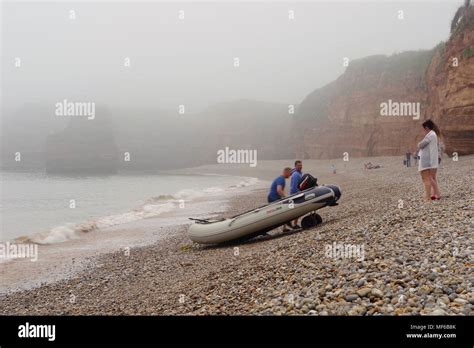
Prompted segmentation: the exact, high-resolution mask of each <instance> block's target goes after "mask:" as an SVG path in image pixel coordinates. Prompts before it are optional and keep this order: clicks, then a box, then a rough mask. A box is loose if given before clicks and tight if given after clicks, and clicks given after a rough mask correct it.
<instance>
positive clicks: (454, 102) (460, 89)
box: [426, 29, 474, 155]
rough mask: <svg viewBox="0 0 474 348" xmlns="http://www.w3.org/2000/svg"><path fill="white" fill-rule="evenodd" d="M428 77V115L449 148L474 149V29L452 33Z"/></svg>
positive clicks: (464, 153)
mask: <svg viewBox="0 0 474 348" xmlns="http://www.w3.org/2000/svg"><path fill="white" fill-rule="evenodd" d="M426 79H427V86H428V98H429V105H428V109H427V112H426V117H427V118H430V117H431V118H432V119H433V120H435V122H436V123H438V124H439V127H440V128H441V130H442V133H443V138H444V142H445V145H446V152H447V153H448V154H452V153H453V152H457V153H459V154H460V155H467V154H471V153H474V30H472V29H469V30H464V31H462V32H460V33H459V34H458V35H453V37H452V38H451V39H450V40H449V41H448V42H447V43H446V45H445V47H441V49H438V50H437V51H436V53H435V55H434V57H433V60H432V62H431V64H430V67H429V70H428V73H427V76H426Z"/></svg>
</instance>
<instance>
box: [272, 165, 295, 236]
mask: <svg viewBox="0 0 474 348" xmlns="http://www.w3.org/2000/svg"><path fill="white" fill-rule="evenodd" d="M290 175H291V168H290V167H286V168H284V169H283V173H282V174H281V175H280V176H278V177H277V178H276V179H275V180H273V182H272V184H271V186H270V192H269V193H268V197H267V199H268V203H272V202H275V201H278V200H280V199H282V198H284V197H285V179H288V178H289V177H290ZM287 226H288V224H287V225H285V226H283V232H288V231H290V229H289V228H288V227H287ZM290 227H291V226H290Z"/></svg>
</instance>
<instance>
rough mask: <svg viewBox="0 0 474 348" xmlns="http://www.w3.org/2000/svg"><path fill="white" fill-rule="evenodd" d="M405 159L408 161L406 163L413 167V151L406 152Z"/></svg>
mask: <svg viewBox="0 0 474 348" xmlns="http://www.w3.org/2000/svg"><path fill="white" fill-rule="evenodd" d="M405 161H406V162H405V163H406V166H407V168H408V167H411V152H408V151H407V152H406V153H405Z"/></svg>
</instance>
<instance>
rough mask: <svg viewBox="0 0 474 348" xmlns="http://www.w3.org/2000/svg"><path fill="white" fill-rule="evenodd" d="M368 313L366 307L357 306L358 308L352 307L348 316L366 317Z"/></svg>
mask: <svg viewBox="0 0 474 348" xmlns="http://www.w3.org/2000/svg"><path fill="white" fill-rule="evenodd" d="M366 312H367V308H365V307H364V306H359V305H357V306H354V307H352V308H351V309H350V310H349V311H348V312H347V314H348V315H364V314H365V313H366Z"/></svg>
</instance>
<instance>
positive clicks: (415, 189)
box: [0, 156, 474, 315]
mask: <svg viewBox="0 0 474 348" xmlns="http://www.w3.org/2000/svg"><path fill="white" fill-rule="evenodd" d="M367 161H371V162H372V163H373V164H379V165H381V168H379V169H371V170H367V169H364V165H363V164H364V162H367ZM291 162H292V161H261V162H259V165H258V166H257V168H256V169H253V168H244V167H239V168H237V169H236V167H231V166H228V167H225V166H220V167H219V166H218V165H215V166H206V167H200V168H197V169H194V170H195V171H198V172H209V173H217V174H232V173H235V171H236V170H237V171H238V175H249V176H255V177H259V178H260V179H261V180H264V181H265V182H266V181H268V180H271V179H273V177H276V176H277V175H278V174H279V173H280V171H281V169H282V168H283V167H284V166H290V165H291V164H292V163H291ZM401 162H402V159H401V157H375V158H373V157H372V158H370V159H363V158H358V159H350V160H349V161H348V162H342V159H341V160H340V161H337V162H336V161H335V160H333V161H330V160H308V161H303V171H304V172H309V173H312V174H313V175H315V176H317V177H318V179H319V183H321V184H324V183H326V184H336V185H339V186H340V187H341V188H342V198H341V200H340V204H339V205H338V206H335V207H326V208H323V209H321V210H319V211H318V213H319V214H320V215H321V217H322V218H323V223H322V224H321V225H318V226H316V227H314V228H312V229H308V230H302V231H298V232H285V233H284V232H282V231H281V230H280V229H276V230H273V231H271V232H270V233H269V234H268V235H267V236H261V237H258V238H255V239H253V240H250V241H247V242H245V243H240V244H229V245H221V246H212V245H211V246H206V245H199V244H196V243H193V242H191V241H190V240H189V239H188V237H187V235H186V230H187V226H186V225H182V226H175V227H173V228H172V231H170V234H169V237H167V238H165V239H163V240H160V241H159V242H157V243H154V244H151V245H147V246H141V247H136V248H132V249H131V250H130V251H129V253H124V252H123V251H122V250H117V251H116V252H111V253H107V254H105V255H102V256H99V257H96V258H94V259H93V260H90V262H89V265H90V266H88V267H87V268H86V269H84V270H81V271H80V272H78V273H77V274H75V275H74V276H72V277H69V278H67V279H63V280H59V281H55V282H52V283H48V284H42V285H40V286H38V287H35V288H33V289H28V290H20V291H12V292H10V293H7V294H3V295H2V296H1V297H0V313H1V314H4V315H5V314H10V315H46V314H50V315H66V314H68V315H472V314H473V312H472V308H473V304H474V288H473V285H472V283H473V280H474V272H473V270H474V260H473V251H472V245H473V236H474V234H473V232H474V222H473V214H472V212H473V202H474V198H473V197H474V196H473V185H472V183H473V168H474V156H464V157H459V160H458V161H453V160H452V159H451V158H448V157H445V158H444V159H443V162H442V166H441V168H440V169H439V173H438V176H439V183H440V187H441V192H442V199H441V200H439V201H432V202H424V201H423V198H422V196H423V192H422V191H423V187H422V183H421V179H420V176H419V173H418V172H417V170H416V167H411V168H406V167H404V166H403V165H402V163H401ZM334 163H335V164H334ZM333 164H334V168H336V173H335V174H334V173H333V172H332V170H333V167H331V166H332V165H333ZM266 195H267V191H266V190H265V189H263V188H258V189H255V188H250V189H249V192H248V193H246V194H244V195H239V196H237V197H235V199H232V200H230V202H229V207H228V209H227V211H226V212H225V213H220V216H223V217H230V216H233V215H236V214H238V213H241V212H244V211H247V210H250V209H253V208H254V207H257V206H260V205H262V204H265V202H266ZM211 213H212V212H210V214H211ZM157 224H159V219H157Z"/></svg>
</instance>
